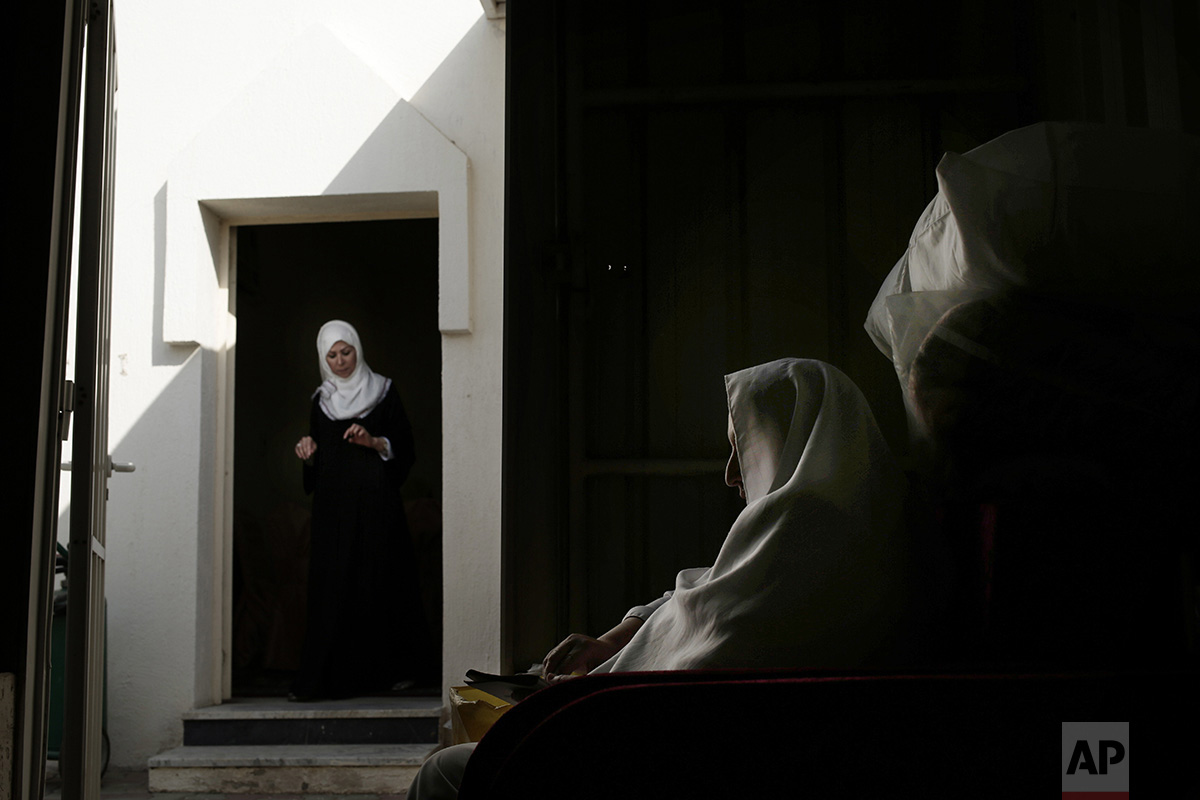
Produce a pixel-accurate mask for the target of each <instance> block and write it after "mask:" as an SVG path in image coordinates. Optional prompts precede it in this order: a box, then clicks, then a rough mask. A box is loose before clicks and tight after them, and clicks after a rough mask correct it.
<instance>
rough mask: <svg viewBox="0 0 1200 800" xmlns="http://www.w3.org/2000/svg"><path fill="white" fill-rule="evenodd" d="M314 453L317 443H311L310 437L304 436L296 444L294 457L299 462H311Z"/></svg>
mask: <svg viewBox="0 0 1200 800" xmlns="http://www.w3.org/2000/svg"><path fill="white" fill-rule="evenodd" d="M316 452H317V443H316V442H314V441H313V438H312V437H311V436H305V437H304V438H302V439H301V440H300V441H298V442H296V457H297V458H299V459H300V460H301V461H311V460H312V457H313V454H314V453H316Z"/></svg>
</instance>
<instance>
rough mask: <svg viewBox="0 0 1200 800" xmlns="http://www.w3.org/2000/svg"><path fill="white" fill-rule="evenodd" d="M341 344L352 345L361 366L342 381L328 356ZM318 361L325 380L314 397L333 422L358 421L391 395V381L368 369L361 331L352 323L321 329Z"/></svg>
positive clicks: (331, 324) (331, 322) (334, 322)
mask: <svg viewBox="0 0 1200 800" xmlns="http://www.w3.org/2000/svg"><path fill="white" fill-rule="evenodd" d="M338 342H345V343H346V344H348V345H351V346H352V347H353V348H354V350H355V352H357V353H358V364H357V365H356V366H355V368H354V372H352V373H350V375H349V377H346V378H339V377H338V376H337V375H334V374H333V370H332V369H330V368H329V363H328V362H326V360H325V354H326V353H328V352H329V351H330V350H332V349H333V346H334V345H335V344H337V343H338ZM317 361H318V363H319V364H320V365H321V377H322V378H324V381H322V383H321V385H320V386H318V387H317V391H316V392H314V393H313V395H314V396H318V395H319V396H320V398H321V399H320V403H321V410H322V411H324V412H325V415H326V416H327V417H329V418H330V419H354V418H356V417H363V416H366V415H367V414H368V413H370V411H371V409H373V408H374V407H375V406H377V405H379V402H380V401H381V400H383V396H384V395H385V394H387V390H388V387H389V386H391V385H392V382H391V380H389V379H387V378H385V377H383V376H382V375H376V374H375V373H374V372H372V371H371V368H370V367H368V366H367V360H366V359H365V358H363V349H362V342H360V341H359V340H358V331H356V330H354V326H353V325H351V324H350V323H349V322H343V321H342V320H340V319H331V320H329V322H326V323H325V324H324V325H322V326H321V330H320V331H318V332H317Z"/></svg>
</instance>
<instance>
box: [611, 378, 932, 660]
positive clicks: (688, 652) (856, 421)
mask: <svg viewBox="0 0 1200 800" xmlns="http://www.w3.org/2000/svg"><path fill="white" fill-rule="evenodd" d="M725 386H726V393H727V395H728V399H729V413H730V416H731V418H732V420H733V430H734V438H735V441H736V443H737V451H738V458H739V462H740V464H741V472H742V480H743V482H744V488H745V491H746V508H745V510H744V511H742V513H741V514H740V515H739V516H738V518H737V520H736V521H735V522H734V524H733V527H732V528H731V529H730V531H729V535H728V536H727V537H726V539H725V543H724V544H723V545H722V546H721V551H720V553H719V554H718V555H717V560H716V563H715V564H713V566H712V567H710V568H708V569H687V570H684V571H683V572H680V573H679V575H678V577H677V578H676V583H675V591H674V594H673V595H672V596H671V598H670V599H669V600H668V601H667V602H666V603H665V604H664V605H663V606H661V607H660V608H659V609H658V610H657V611H655V612H654V613H653V614H652V615H651V616H650V618H649V619H648V620H647V621H646V622H645V624H643V625H642V627H641V628H640V629H639V630H638V632H637V634H636V635H635V636H634V637H633V639H632V640H631V641H630V642H629V644H628V645H626V646H625V648H624V649H623V650H622V651H621V652H620V653H618V654H617V655H616V656H614V657H613V658H612V659H610V660H609V661H607V662H606V663H604V664H602V665H601V666H600V667H598V668H597V670H596V671H598V672H609V671H613V672H616V671H639V670H668V669H697V668H706V667H714V668H715V667H794V666H834V667H837V666H846V667H849V666H857V665H867V664H874V663H886V662H887V661H888V660H889V659H891V658H893V657H897V650H896V646H897V645H900V644H903V641H904V639H905V637H906V634H907V628H906V622H907V618H908V617H909V616H911V614H909V613H908V612H909V607H910V602H909V589H910V587H909V584H910V580H909V570H908V567H907V564H908V563H909V559H910V558H911V554H910V552H909V549H908V548H907V547H906V537H905V536H904V530H905V528H904V525H903V521H904V519H903V517H904V513H903V505H904V496H905V479H904V476H903V473H902V472H901V471H900V469H899V468H898V466H897V465H896V464H895V462H894V461H893V458H892V455H891V453H890V452H889V450H888V447H887V444H886V443H885V442H884V440H883V437H882V435H881V434H880V432H879V429H878V428H877V427H876V424H875V419H874V417H873V416H872V414H871V410H870V407H869V406H868V405H867V401H866V399H865V398H864V397H863V396H862V393H861V392H859V390H858V387H857V386H855V385H854V383H853V382H851V380H850V379H849V378H847V377H846V376H845V375H844V374H842V373H841V372H839V371H838V370H837V369H836V368H834V367H832V366H830V365H829V364H824V363H822V362H819V361H809V360H801V359H783V360H780V361H774V362H771V363H769V364H763V365H761V366H758V367H753V368H751V369H747V370H743V371H741V372H736V373H734V374H732V375H728V376H726V378H725Z"/></svg>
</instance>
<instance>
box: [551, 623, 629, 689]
mask: <svg viewBox="0 0 1200 800" xmlns="http://www.w3.org/2000/svg"><path fill="white" fill-rule="evenodd" d="M620 649H621V648H619V647H617V646H616V645H613V644H609V643H608V642H604V641H601V640H600V639H593V638H592V637H591V636H584V635H583V634H582V633H572V634H571V635H570V636H568V637H567V638H565V639H563V640H562V642H560V643H559V644H558V646H557V647H555V648H554V649H553V650H551V651H550V652H549V653H547V654H546V657H545V658H544V659H543V660H542V669H543V670H544V671H545V672H544V674H545V676H546V680H547V681H549V682H550V683H558V682H559V681H562V680H566V679H567V678H576V677H578V676H580V675H586V674H587V673H589V672H591V671H592V670H594V669H595V668H596V667H598V666H600V665H601V664H603V663H604V662H605V661H608V660H609V659H610V658H612V657H613V656H614V655H616V653H617V651H618V650H620Z"/></svg>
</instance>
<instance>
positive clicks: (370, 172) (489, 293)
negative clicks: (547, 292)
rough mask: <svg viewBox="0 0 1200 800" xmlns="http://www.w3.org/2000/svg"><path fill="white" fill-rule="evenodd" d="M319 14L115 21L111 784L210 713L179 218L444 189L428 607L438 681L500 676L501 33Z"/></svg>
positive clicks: (208, 452)
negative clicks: (460, 321) (455, 198)
mask: <svg viewBox="0 0 1200 800" xmlns="http://www.w3.org/2000/svg"><path fill="white" fill-rule="evenodd" d="M334 8H335V4H331V3H327V2H317V0H289V1H288V2H284V1H283V0H269V1H268V0H256V2H254V3H244V2H238V0H212V2H206V3H199V4H197V3H191V4H184V3H177V2H162V0H117V5H116V23H117V46H118V70H119V97H118V108H119V112H118V113H119V116H118V140H117V141H118V144H117V190H116V215H115V240H114V263H115V270H114V287H113V324H112V355H113V361H112V389H111V422H110V447H111V450H112V453H113V456H114V458H115V459H116V460H118V461H132V462H134V463H136V464H137V472H135V473H133V474H131V475H117V476H114V478H113V479H112V480H111V481H110V501H109V515H108V578H107V589H108V592H107V593H108V620H109V632H108V637H109V650H108V652H109V657H108V675H109V686H108V689H109V696H108V708H109V712H108V713H109V716H108V729H109V733H110V736H111V739H112V742H113V763H114V764H117V765H121V766H138V765H141V764H143V763H144V761H145V759H146V758H147V757H148V756H150V755H152V754H154V753H156V752H159V751H161V750H163V749H166V748H168V747H172V746H176V745H178V744H179V742H180V739H181V735H182V725H181V722H180V714H181V713H182V712H183V711H185V710H187V709H190V708H193V707H195V706H197V705H204V704H206V703H208V702H211V701H214V700H216V699H218V697H219V694H220V680H219V678H220V676H219V674H218V673H219V664H220V659H221V658H222V654H221V652H220V648H221V643H220V639H219V636H218V637H215V638H214V636H213V631H214V630H218V631H219V626H220V619H219V617H220V612H221V604H222V602H223V597H222V594H221V593H222V590H221V582H220V575H219V573H220V569H221V559H222V552H223V549H222V548H223V543H222V542H221V541H220V537H221V530H222V525H221V519H220V517H219V511H220V507H219V505H218V504H217V503H218V500H219V490H220V485H221V469H222V464H223V458H224V454H223V451H222V449H221V441H220V436H219V433H220V426H221V414H220V408H219V407H218V401H219V399H220V397H221V394H220V381H221V379H222V376H223V375H224V366H223V355H222V353H223V348H224V347H225V346H226V345H227V344H228V343H229V342H230V341H232V335H231V334H232V327H226V323H227V322H229V321H230V320H227V319H226V315H225V307H226V303H227V297H226V292H225V287H224V286H223V285H222V283H221V280H222V276H221V275H220V274H219V266H220V265H219V263H214V258H213V256H214V253H215V252H218V251H219V248H217V249H214V248H213V247H212V243H211V242H210V241H209V239H208V238H207V234H211V233H213V232H214V231H215V232H217V233H219V231H220V220H219V216H220V212H219V211H218V213H217V214H216V215H215V216H210V220H209V221H210V222H212V223H214V225H212V226H210V229H209V230H208V231H206V230H205V228H204V226H203V224H202V218H201V211H200V208H199V206H198V204H197V203H198V201H204V200H212V199H234V200H236V199H239V198H264V197H271V198H278V197H290V198H298V199H300V200H302V201H303V200H304V198H308V200H309V201H311V200H312V198H313V197H320V196H323V198H324V199H325V200H328V199H329V197H330V195H338V196H341V197H344V198H346V201H347V208H351V209H352V208H353V207H355V206H354V203H353V198H354V195H356V194H358V193H361V192H379V191H388V190H389V189H388V187H391V190H394V191H407V189H405V187H406V186H410V187H416V188H419V187H417V184H423V183H424V184H436V183H438V181H441V182H442V184H440V185H438V186H432V185H431V186H430V188H433V189H436V190H438V191H441V192H444V194H443V195H441V196H440V201H441V202H442V203H445V202H448V201H449V200H450V199H451V196H452V195H453V193H454V189H453V186H452V185H451V184H455V185H461V187H462V188H461V191H460V194H461V200H462V203H463V204H465V211H459V212H455V213H454V214H446V213H445V210H444V209H443V214H444V218H449V217H453V216H457V218H459V219H461V220H462V221H463V222H462V224H463V228H462V231H463V233H462V235H459V236H455V237H446V238H448V239H452V241H448V242H447V245H448V247H449V248H450V252H449V253H446V252H444V253H443V254H442V255H443V257H444V260H445V261H446V262H447V264H451V265H453V264H457V263H459V262H462V264H463V265H464V268H463V269H462V270H461V272H462V276H463V280H467V279H469V281H468V284H469V285H468V287H467V288H468V289H469V291H468V293H467V294H465V295H461V296H460V297H459V299H458V301H456V307H462V308H465V313H467V316H468V317H469V319H470V331H471V332H470V333H457V334H452V335H446V336H444V340H443V354H444V372H443V391H444V399H443V430H444V431H445V433H444V444H443V449H444V452H443V498H444V505H445V531H444V548H445V563H446V573H445V583H446V586H447V587H449V591H448V596H450V597H453V598H455V599H454V602H453V604H452V605H449V606H447V607H446V609H445V611H444V614H445V631H446V634H445V650H444V674H445V675H446V676H447V677H453V676H455V675H460V674H461V673H462V671H463V670H464V669H466V668H467V667H479V668H484V669H494V668H497V667H498V666H499V526H500V520H499V509H500V494H499V492H500V429H501V425H500V414H501V406H500V395H501V367H502V357H501V328H502V319H501V312H502V252H503V150H504V141H503V116H504V32H503V23H502V22H501V23H495V22H489V21H487V20H486V19H483V18H482V11H481V8H480V6H479V4H478V2H477V0H407V2H403V3H397V2H392V1H390V0H359V2H354V3H346V4H337V10H334ZM318 56H319V57H320V58H322V59H326V60H327V61H328V62H329V63H328V64H325V63H313V59H315V58H317V57H318ZM325 67H327V68H325ZM405 99H407V100H409V101H410V102H409V103H408V104H405V103H404V102H403V101H404V100H405ZM372 137H374V139H372ZM368 140H369V146H368V147H366V148H365V149H364V147H363V145H364V144H368ZM393 140H395V141H394V147H392V146H389V144H390V143H392V142H393ZM272 143H276V144H277V145H278V147H277V148H276V149H278V150H280V151H286V152H280V153H276V154H275V155H278V158H276V159H274V160H272V158H267V157H265V156H263V155H262V154H263V153H264V152H266V151H264V150H262V149H261V148H263V147H264V146H269V145H271V144H272ZM255 148H259V149H258V150H256V149H255ZM375 154H378V155H375ZM456 154H457V155H456ZM374 159H379V160H380V162H381V163H379V164H378V168H375V167H376V163H375V161H374ZM456 159H457V161H456ZM364 160H365V161H366V162H369V163H364ZM382 162H386V163H382ZM456 163H460V164H461V176H460V177H458V178H456V177H455V174H456V173H457V172H458V171H459V167H457V166H455V164H456ZM430 164H432V165H433V166H432V167H430V168H429V169H426V170H425V172H424V173H422V172H421V170H422V168H424V167H428V166H429V165H430ZM468 165H469V166H468ZM418 173H420V174H418ZM422 176H423V177H422ZM380 181H383V188H382V189H381V188H380V186H381V184H380V183H379V182H380ZM245 207H246V206H243V209H244V208H245ZM447 224H449V223H447ZM464 238H465V240H466V241H465V242H462V241H459V240H461V239H464ZM456 248H457V249H456ZM218 261H219V259H218ZM181 287H182V288H181ZM461 289H462V287H461V286H460V287H459V289H455V290H454V292H457V291H459V290H461ZM454 292H451V293H450V296H451V299H453V297H454V296H456V295H455V294H454ZM444 297H445V296H444ZM463 304H466V305H465V306H464V305H463ZM445 310H446V309H445V308H443V311H445ZM443 319H446V317H445V315H443ZM443 327H449V328H453V329H460V328H462V327H464V326H463V325H449V326H446V325H444V326H443ZM467 487H469V491H467ZM214 665H217V666H214Z"/></svg>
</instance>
